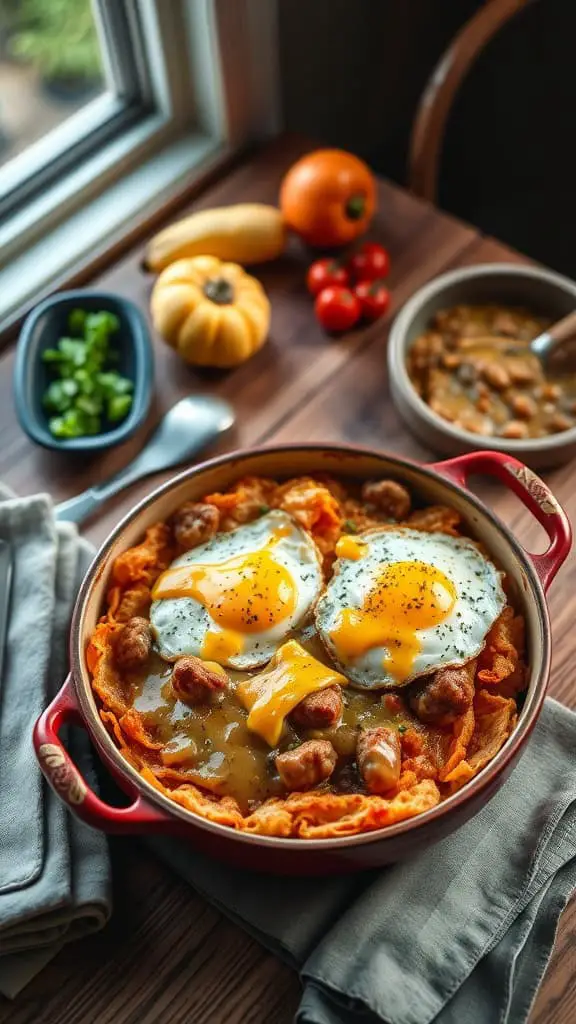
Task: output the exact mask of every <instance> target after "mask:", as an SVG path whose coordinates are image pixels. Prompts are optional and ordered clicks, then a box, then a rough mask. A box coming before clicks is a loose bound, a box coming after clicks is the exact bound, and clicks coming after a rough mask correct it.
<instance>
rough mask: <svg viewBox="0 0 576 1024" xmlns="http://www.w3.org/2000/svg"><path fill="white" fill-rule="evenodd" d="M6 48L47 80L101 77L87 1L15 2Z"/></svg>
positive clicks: (36, 0) (97, 45) (94, 32)
mask: <svg viewBox="0 0 576 1024" xmlns="http://www.w3.org/2000/svg"><path fill="white" fill-rule="evenodd" d="M8 48H9V52H10V54H11V56H13V57H16V58H18V59H19V60H24V61H26V62H27V63H29V64H33V65H35V66H36V67H37V69H38V71H39V73H40V74H41V75H42V77H43V78H45V79H47V80H54V79H84V80H93V79H97V78H100V77H101V75H102V63H101V60H100V47H99V44H98V36H97V33H96V27H95V24H94V16H93V14H92V7H91V4H90V0H19V3H18V4H17V15H16V17H15V18H14V22H13V27H12V32H11V33H10V36H9V41H8Z"/></svg>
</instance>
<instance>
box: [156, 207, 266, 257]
mask: <svg viewBox="0 0 576 1024" xmlns="http://www.w3.org/2000/svg"><path fill="white" fill-rule="evenodd" d="M285 242H286V231H285V227H284V221H283V218H282V214H281V213H280V210H278V209H277V208H276V207H275V206H267V205H266V204H265V203H239V204H238V205H236V206H220V207H217V208H216V209H213V210H200V211H199V212H198V213H192V214H191V215H190V216H189V217H184V219H183V220H179V221H176V223H175V224H170V225H169V226H168V227H167V228H164V230H163V231H160V232H159V234H157V235H155V236H154V237H153V238H152V239H151V240H150V241H149V243H148V247H147V249H146V254H145V257H144V262H145V264H146V266H147V267H148V269H149V270H153V271H156V272H158V271H160V270H164V268H165V267H167V266H168V265H169V264H170V263H173V262H174V260H179V259H181V258H183V257H187V256H217V257H218V259H220V260H233V261H234V263H243V264H245V265H246V264H249V263H263V262H264V261H265V260H273V259H276V257H277V256H279V255H280V253H281V252H282V251H283V249H284V245H285Z"/></svg>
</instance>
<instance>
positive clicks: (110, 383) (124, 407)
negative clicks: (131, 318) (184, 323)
mask: <svg viewBox="0 0 576 1024" xmlns="http://www.w3.org/2000/svg"><path fill="white" fill-rule="evenodd" d="M119 329H120V320H119V319H118V317H117V316H116V315H115V314H114V313H109V312H107V311H105V310H100V311H98V312H95V313H93V312H88V311H86V310H83V309H73V310H71V312H70V314H69V316H68V334H67V335H65V336H64V337H62V338H60V339H59V340H58V341H57V343H56V345H55V346H54V347H53V348H47V349H45V350H44V352H43V353H42V360H43V362H45V363H47V364H48V365H50V366H51V370H52V373H53V374H55V375H56V377H55V379H54V380H52V381H51V382H50V384H49V385H48V387H47V388H46V391H45V393H44V397H43V404H44V407H45V409H46V410H47V411H48V412H50V413H57V414H58V415H55V416H54V415H53V416H51V418H50V419H49V421H48V425H49V428H50V431H51V432H52V434H54V436H55V437H60V438H70V437H83V436H85V435H94V434H99V433H100V432H101V431H102V430H103V429H105V427H106V421H108V423H118V422H119V421H120V420H122V419H124V418H125V417H126V416H127V415H128V413H129V411H130V409H131V407H132V392H133V390H134V384H133V382H132V381H131V380H130V379H129V378H128V377H124V376H122V374H120V373H118V371H117V370H115V369H111V368H110V367H111V365H113V364H114V363H116V364H117V363H118V361H119V355H120V354H119V352H118V351H117V350H116V349H114V348H111V346H110V336H111V335H113V334H116V333H117V332H118V331H119Z"/></svg>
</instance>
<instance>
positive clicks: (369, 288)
mask: <svg viewBox="0 0 576 1024" xmlns="http://www.w3.org/2000/svg"><path fill="white" fill-rule="evenodd" d="M354 294H355V295H356V296H357V298H358V299H359V300H360V308H361V310H362V316H363V317H364V318H365V319H366V320H377V319H378V317H380V316H382V314H383V313H385V312H386V310H387V309H388V306H389V305H390V292H389V291H388V289H387V288H385V287H384V285H383V284H382V282H381V281H360V283H359V284H357V285H356V286H355V288H354Z"/></svg>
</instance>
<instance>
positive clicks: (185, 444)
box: [54, 395, 234, 523]
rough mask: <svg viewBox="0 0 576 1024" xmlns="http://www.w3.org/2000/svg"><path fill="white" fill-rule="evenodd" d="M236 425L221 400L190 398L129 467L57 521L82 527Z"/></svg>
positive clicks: (67, 505)
mask: <svg viewBox="0 0 576 1024" xmlns="http://www.w3.org/2000/svg"><path fill="white" fill-rule="evenodd" d="M233 422H234V413H233V411H232V408H231V406H229V405H228V403H227V402H224V401H223V400H222V399H221V398H213V397H210V396H208V395H206V396H204V395H190V396H189V397H188V398H183V399H182V400H181V401H180V402H177V403H176V405H173V406H172V408H171V409H170V410H169V411H168V412H167V413H166V415H165V416H164V417H163V419H161V420H160V423H159V424H158V426H157V427H156V430H155V431H154V433H153V434H152V437H151V438H150V440H149V441H148V443H147V444H146V445H145V447H144V448H143V449H142V451H141V452H140V454H139V455H137V456H136V458H135V459H133V460H132V462H130V463H129V465H127V466H125V467H124V469H121V470H119V471H118V473H115V474H114V475H113V476H111V477H109V478H108V480H105V481H104V482H103V483H100V484H96V486H95V487H89V488H88V490H86V491H83V492H82V494H78V495H77V496H76V497H75V498H69V499H68V501H63V502H61V503H60V504H59V505H56V508H55V509H54V513H55V516H56V519H66V520H68V521H69V522H73V523H82V522H84V520H85V519H87V518H88V516H91V515H92V514H93V513H94V512H95V511H96V510H97V509H98V508H100V506H101V505H102V504H103V503H104V502H105V501H107V500H108V498H111V497H112V495H113V494H117V493H118V491H121V490H122V489H123V488H124V487H127V486H128V485H129V484H132V483H134V482H135V481H136V480H140V479H142V477H145V476H149V475H150V474H151V473H157V472H158V471H159V470H162V469H169V468H170V467H171V466H177V465H178V464H179V463H181V462H185V461H186V460H187V459H189V458H191V457H192V455H196V453H197V452H199V451H200V450H201V449H202V448H204V447H205V446H206V445H207V444H209V443H210V441H213V440H214V439H215V438H216V437H218V435H219V434H222V433H224V431H226V430H228V429H229V428H230V427H231V426H232V424H233Z"/></svg>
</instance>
